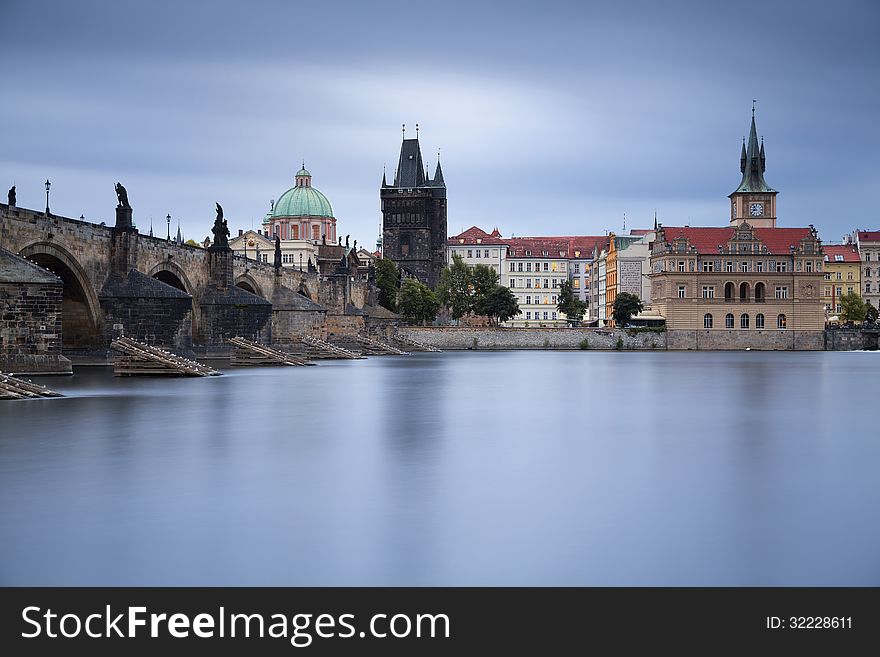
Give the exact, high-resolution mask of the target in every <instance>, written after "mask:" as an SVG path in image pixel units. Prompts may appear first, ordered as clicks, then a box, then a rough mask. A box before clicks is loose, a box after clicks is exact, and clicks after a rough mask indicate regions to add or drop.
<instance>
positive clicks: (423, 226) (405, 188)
mask: <svg viewBox="0 0 880 657" xmlns="http://www.w3.org/2000/svg"><path fill="white" fill-rule="evenodd" d="M379 196H380V199H381V203H382V257H384V258H390V259H391V260H393V261H394V263H395V264H396V265H397V266H398V267H399V268H401V269H403V270H405V271H406V272H407V273H409V274H411V275H413V276H415V277H416V278H418V279H419V280H420V281H422V282H423V283H425V284H427V285H428V286H429V287H432V288H434V287H436V286H437V283H438V282H439V281H440V271H441V270H442V269H443V267H444V265H445V264H446V243H447V242H446V183H445V182H444V180H443V171H442V169H441V168H440V160H439V159H438V160H437V168H436V169H435V170H434V177H433V178H428V175H427V172H426V171H425V167H424V164H423V163H422V152H421V149H420V147H419V140H418V138H416V139H404V140H403V143H402V144H401V147H400V160H399V161H398V165H397V170H396V171H395V174H394V182H393V184H391V185H389V184H388V182H387V180H386V178H385V175H384V174H383V175H382V188H381V189H380V190H379Z"/></svg>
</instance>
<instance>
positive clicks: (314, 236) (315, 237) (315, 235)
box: [312, 225, 321, 242]
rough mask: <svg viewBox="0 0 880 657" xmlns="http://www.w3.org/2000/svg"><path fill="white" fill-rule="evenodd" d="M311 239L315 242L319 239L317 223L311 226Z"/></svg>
mask: <svg viewBox="0 0 880 657" xmlns="http://www.w3.org/2000/svg"><path fill="white" fill-rule="evenodd" d="M312 239H313V240H315V241H316V242H317V241H318V240H319V239H321V227H320V226H318V225H315V226H312Z"/></svg>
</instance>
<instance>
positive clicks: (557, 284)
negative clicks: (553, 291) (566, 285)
mask: <svg viewBox="0 0 880 657" xmlns="http://www.w3.org/2000/svg"><path fill="white" fill-rule="evenodd" d="M574 280H575V283H574V286H575V287H577V286H578V283H580V282H581V281H580V279H579V278H576V279H574ZM553 287H559V281H558V280H556V279H555V278H554V279H553Z"/></svg>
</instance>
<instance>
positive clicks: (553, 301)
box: [550, 294, 558, 319]
mask: <svg viewBox="0 0 880 657" xmlns="http://www.w3.org/2000/svg"><path fill="white" fill-rule="evenodd" d="M550 303H551V304H553V305H554V306H555V305H556V304H557V303H558V302H557V301H556V295H555V294H554V295H553V296H552V297H550ZM555 314H556V313H554V315H555ZM553 319H556V318H555V317H554V318H553Z"/></svg>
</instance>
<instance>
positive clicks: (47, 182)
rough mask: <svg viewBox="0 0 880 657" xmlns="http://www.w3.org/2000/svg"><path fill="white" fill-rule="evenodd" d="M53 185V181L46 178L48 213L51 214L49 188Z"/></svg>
mask: <svg viewBox="0 0 880 657" xmlns="http://www.w3.org/2000/svg"><path fill="white" fill-rule="evenodd" d="M51 186H52V183H50V182H49V179H48V178H46V214H47V215H48V214H49V188H50V187H51Z"/></svg>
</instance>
